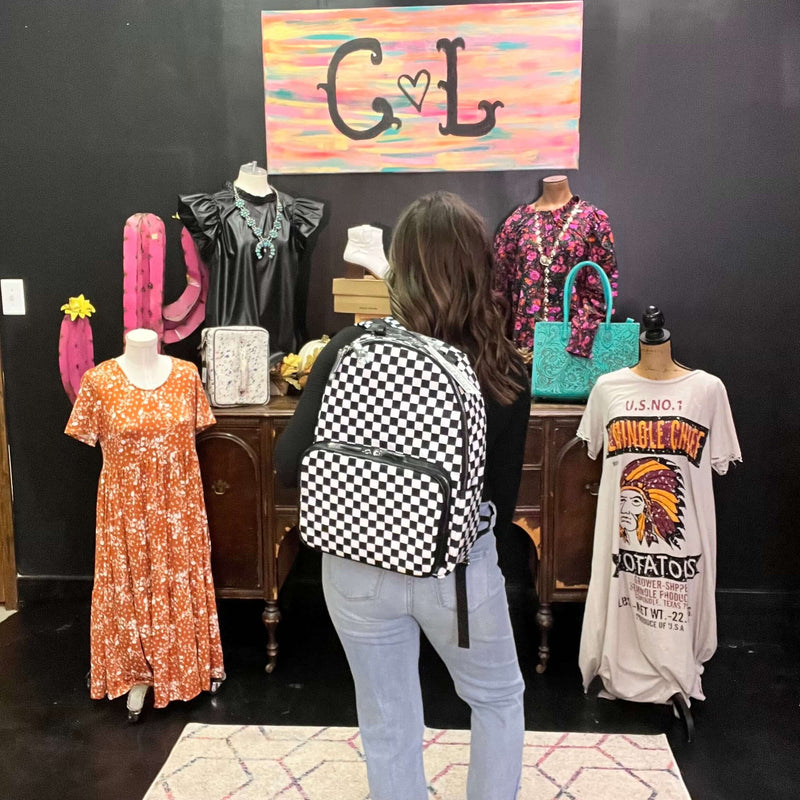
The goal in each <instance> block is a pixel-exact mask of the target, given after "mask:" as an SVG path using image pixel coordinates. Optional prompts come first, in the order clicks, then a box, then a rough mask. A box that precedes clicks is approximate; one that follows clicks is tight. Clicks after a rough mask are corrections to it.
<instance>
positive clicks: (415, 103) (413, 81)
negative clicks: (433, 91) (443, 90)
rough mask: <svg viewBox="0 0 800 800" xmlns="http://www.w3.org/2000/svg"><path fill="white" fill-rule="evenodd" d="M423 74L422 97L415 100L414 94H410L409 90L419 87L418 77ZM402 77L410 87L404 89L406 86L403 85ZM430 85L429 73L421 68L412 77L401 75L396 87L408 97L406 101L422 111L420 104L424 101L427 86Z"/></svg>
mask: <svg viewBox="0 0 800 800" xmlns="http://www.w3.org/2000/svg"><path fill="white" fill-rule="evenodd" d="M423 75H424V76H425V82H424V85H423V88H422V97H420V98H419V101H417V100H415V99H414V96H413V95H412V94H411V92H412V91H413V90H414V89H418V88H419V79H420V78H421V77H422V76H423ZM404 78H405V80H406V81H407V82H408V84H410V89H406V87H405V86H404V84H403V79H404ZM430 85H431V74H430V72H428V70H426V69H421V70H420V71H419V72H418V73H417V74H416V75H415V76H414V77H413V78H412V77H411V76H410V75H401V76H400V77H399V78H398V79H397V87H398V88H399V89H400V91H401V92H402V93H403V94H404V95H405V96H406V97H407V98H408V102H409V103H411V105H412V106H414V108H416V109H417V111H422V104H423V103H424V102H425V95H426V94H428V88H429V87H430Z"/></svg>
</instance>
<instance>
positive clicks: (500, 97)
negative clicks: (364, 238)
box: [262, 0, 583, 174]
mask: <svg viewBox="0 0 800 800" xmlns="http://www.w3.org/2000/svg"><path fill="white" fill-rule="evenodd" d="M582 19H583V3H582V2H575V1H573V0H569V1H568V2H556V3H501V4H496V5H490V4H483V3H476V4H469V5H457V6H414V7H408V8H365V9H312V10H306V11H264V12H262V39H263V51H264V97H265V117H266V126H267V165H268V167H269V170H270V172H272V173H282V174H289V173H323V172H427V171H478V170H515V169H552V168H559V169H569V168H575V167H577V165H578V150H579V129H578V123H579V120H580V100H581V37H582Z"/></svg>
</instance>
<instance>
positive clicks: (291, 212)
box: [178, 187, 324, 353]
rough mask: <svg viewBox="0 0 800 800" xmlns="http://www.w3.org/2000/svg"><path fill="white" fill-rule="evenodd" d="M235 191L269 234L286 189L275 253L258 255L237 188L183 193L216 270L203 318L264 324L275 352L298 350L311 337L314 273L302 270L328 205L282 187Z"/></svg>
mask: <svg viewBox="0 0 800 800" xmlns="http://www.w3.org/2000/svg"><path fill="white" fill-rule="evenodd" d="M237 191H238V193H239V196H240V197H241V198H242V200H244V202H245V207H246V209H247V210H248V211H249V212H250V216H251V217H252V218H253V220H254V221H255V223H256V225H257V226H258V227H260V228H261V229H262V230H263V231H264V235H266V234H267V233H268V232H269V231H270V230H271V228H272V226H273V224H274V222H275V215H276V210H277V202H276V201H277V198H278V197H280V201H281V203H282V205H283V220H282V224H281V228H280V230H279V231H278V235H277V237H276V238H275V240H274V245H275V251H276V252H275V256H274V257H272V256H270V253H269V249H267V250H266V251H265V253H264V255H262V256H261V258H258V259H257V258H256V252H255V250H256V245H257V244H258V239H257V238H256V236H255V234H254V233H253V232H252V231H251V230H250V228H248V227H247V223H246V221H245V219H244V218H242V216H241V214H240V213H239V209H238V208H236V206H235V205H234V203H235V198H234V196H233V191H232V190H231V189H229V188H226V189H223V190H222V191H219V192H216V193H215V194H190V195H182V196H180V197H179V198H178V215H179V216H180V218H181V221H182V222H183V224H184V225H185V226H186V228H187V229H188V230H189V232H190V233H191V234H192V238H193V239H194V240H195V242H196V243H197V246H198V248H199V249H200V254H201V256H202V258H203V260H204V261H205V263H206V264H207V265H208V268H209V272H210V278H211V283H210V286H209V292H208V301H207V303H206V320H205V325H206V327H216V326H220V325H260V326H261V327H263V328H266V329H267V330H268V331H269V334H270V350H271V351H272V352H277V351H283V352H285V353H290V352H297V350H298V349H299V347H300V346H301V345H302V344H303V341H304V338H305V337H304V331H303V328H304V324H305V305H306V297H307V290H308V276H307V275H303V274H301V268H302V267H303V266H304V265H307V262H306V260H305V259H304V258H303V256H304V254H306V252H307V250H308V246H309V239H310V237H311V235H312V234H313V233H314V232H315V231H316V230H317V228H318V227H319V225H320V222H321V221H322V214H323V210H324V205H323V204H322V203H320V202H318V201H316V200H309V199H307V198H305V197H291V196H290V195H288V194H285V193H284V192H272V193H271V194H268V195H266V196H264V197H258V196H256V195H251V194H248V193H247V192H244V191H242V190H241V189H238V187H237Z"/></svg>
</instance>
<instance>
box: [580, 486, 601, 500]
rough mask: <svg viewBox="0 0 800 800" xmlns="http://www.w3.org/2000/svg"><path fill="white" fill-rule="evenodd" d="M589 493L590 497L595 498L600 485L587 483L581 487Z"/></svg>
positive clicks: (598, 492)
mask: <svg viewBox="0 0 800 800" xmlns="http://www.w3.org/2000/svg"><path fill="white" fill-rule="evenodd" d="M583 488H584V489H586V491H587V492H589V494H590V495H592V497H597V495H599V494H600V484H599V483H587V484H586V486H584V487H583Z"/></svg>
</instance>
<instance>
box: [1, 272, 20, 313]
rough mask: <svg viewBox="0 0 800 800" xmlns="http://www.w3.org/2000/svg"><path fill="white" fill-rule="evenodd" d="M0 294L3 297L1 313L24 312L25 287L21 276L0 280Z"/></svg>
mask: <svg viewBox="0 0 800 800" xmlns="http://www.w3.org/2000/svg"><path fill="white" fill-rule="evenodd" d="M0 295H2V298H3V314H6V315H9V314H15V315H20V314H24V313H25V287H24V285H23V283H22V278H3V279H2V280H0Z"/></svg>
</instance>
